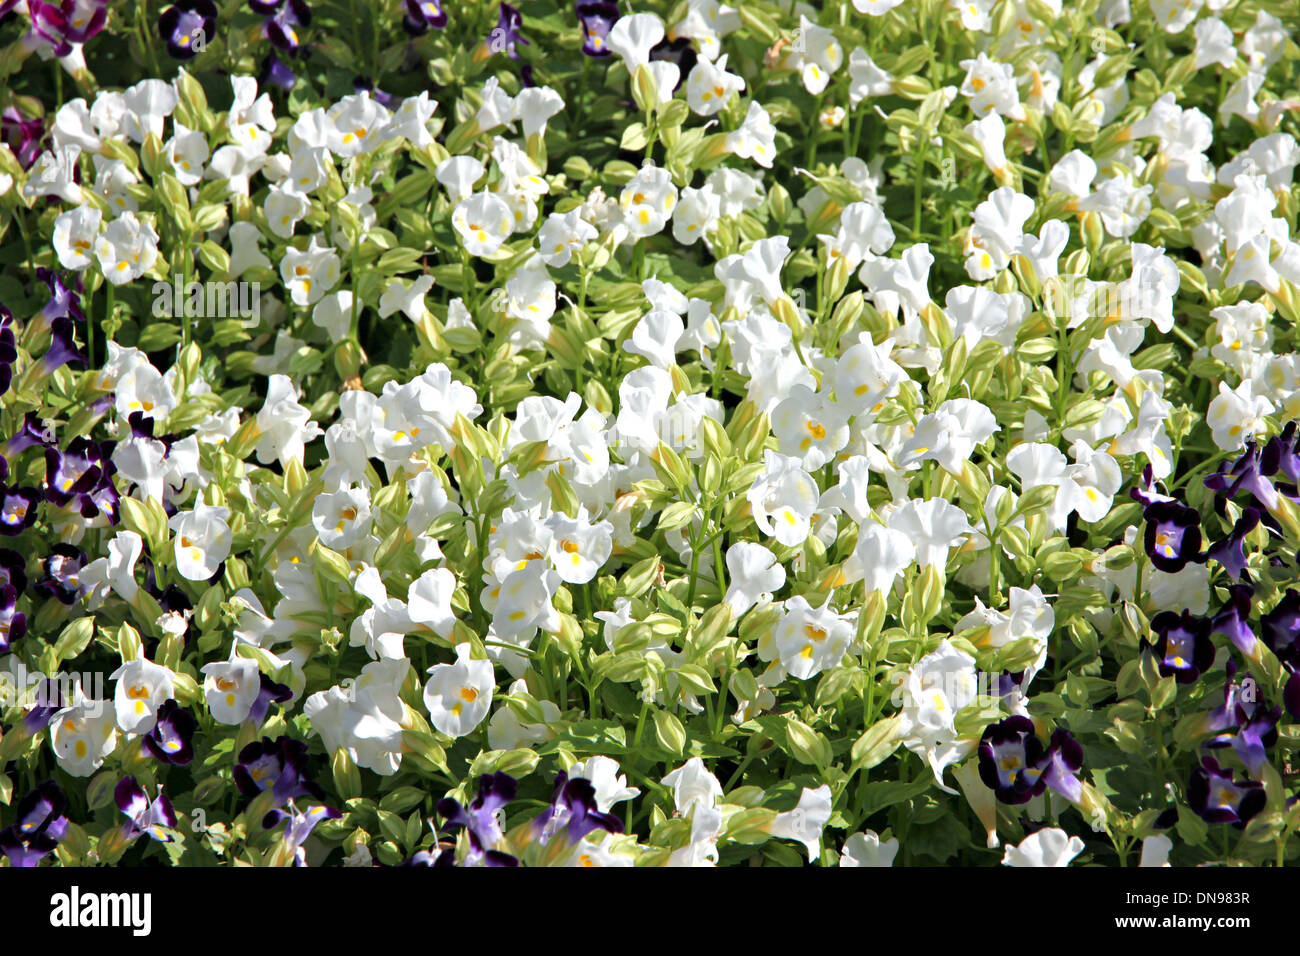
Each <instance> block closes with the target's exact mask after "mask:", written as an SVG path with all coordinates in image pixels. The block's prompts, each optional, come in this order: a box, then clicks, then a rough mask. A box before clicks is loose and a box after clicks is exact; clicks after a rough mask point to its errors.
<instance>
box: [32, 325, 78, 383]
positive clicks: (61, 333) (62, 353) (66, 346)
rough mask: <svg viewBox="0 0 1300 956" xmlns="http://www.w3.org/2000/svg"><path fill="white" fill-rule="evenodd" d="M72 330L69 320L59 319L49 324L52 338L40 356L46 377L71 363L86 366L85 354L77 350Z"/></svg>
mask: <svg viewBox="0 0 1300 956" xmlns="http://www.w3.org/2000/svg"><path fill="white" fill-rule="evenodd" d="M72 328H73V326H72V320H71V319H66V318H59V319H55V320H54V321H53V322H51V323H50V329H51V331H52V332H53V338H52V339H51V340H50V347H49V348H48V349H46V350H45V354H44V355H43V356H41V369H42V371H43V372H44V373H45V374H46V375H49V374H51V373H52V372H54V371H56V370H57V369H60V368H62V367H63V366H65V365H68V364H70V363H73V362H76V363H77V364H78V365H82V366H84V365H85V364H86V353H85V352H83V351H81V349H79V348H77V340H76V338H75V337H74V336H73V334H72Z"/></svg>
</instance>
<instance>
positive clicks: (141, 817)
mask: <svg viewBox="0 0 1300 956" xmlns="http://www.w3.org/2000/svg"><path fill="white" fill-rule="evenodd" d="M113 797H114V798H115V799H116V800H117V808H118V809H119V810H121V811H122V812H123V813H124V814H125V815H126V823H125V824H123V825H122V830H123V833H124V834H125V835H126V838H127V839H128V840H130V839H134V838H135V837H137V836H140V835H141V834H147V835H149V836H150V837H152V838H153V839H155V840H157V841H159V842H160V843H170V842H171V839H172V835H171V834H170V833H168V832H167V830H168V829H175V828H176V811H175V810H173V809H172V803H171V801H170V800H168V799H167V795H166V794H164V793H163V789H162V784H159V785H158V794H157V796H155V797H154V798H153V799H152V800H150V799H149V797H148V795H147V794H146V793H145V792H144V788H143V787H142V786H140V784H139V783H138V782H137V781H136V779H135V777H123V778H122V780H120V781H119V782H118V784H117V787H116V788H114V790H113Z"/></svg>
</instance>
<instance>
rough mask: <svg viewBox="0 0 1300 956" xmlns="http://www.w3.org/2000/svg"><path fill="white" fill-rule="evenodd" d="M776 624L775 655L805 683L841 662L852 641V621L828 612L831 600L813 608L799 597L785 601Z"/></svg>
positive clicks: (782, 664)
mask: <svg viewBox="0 0 1300 956" xmlns="http://www.w3.org/2000/svg"><path fill="white" fill-rule="evenodd" d="M784 610H785V613H784V614H783V615H782V617H781V620H780V621H778V622H777V625H776V633H775V635H774V637H775V641H776V652H777V656H778V657H779V658H780V660H781V666H783V667H784V668H785V669H786V671H787V672H788V673H789V674H790V675H791V676H792V677H794V678H796V679H798V680H808V679H809V678H810V677H814V676H816V675H817V674H820V673H821V672H822V671H824V670H827V669H828V668H831V667H834V666H835V665H836V664H838V663H839V662H840V661H841V660H843V659H844V654H845V652H846V651H847V650H848V647H849V642H850V641H851V640H852V639H853V622H852V621H850V620H849V619H847V618H845V617H842V616H840V615H839V614H836V613H835V612H834V611H832V610H831V607H830V599H829V598H827V600H826V602H825V603H823V604H822V606H821V607H819V608H814V607H812V606H811V605H809V603H808V602H807V601H806V600H804V598H802V597H798V596H796V597H792V598H790V599H789V600H788V601H786V602H785V609H784Z"/></svg>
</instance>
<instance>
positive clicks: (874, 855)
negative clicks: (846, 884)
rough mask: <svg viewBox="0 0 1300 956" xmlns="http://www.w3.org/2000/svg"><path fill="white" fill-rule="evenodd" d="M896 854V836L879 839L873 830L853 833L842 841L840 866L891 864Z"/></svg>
mask: <svg viewBox="0 0 1300 956" xmlns="http://www.w3.org/2000/svg"><path fill="white" fill-rule="evenodd" d="M896 856H898V838H897V837H890V838H889V839H888V840H884V841H881V839H880V835H879V834H877V833H876V831H875V830H864V831H863V832H861V833H855V834H853V835H852V836H851V837H849V838H848V839H847V840H845V841H844V849H843V850H842V851H841V852H840V866H893V865H894V857H896Z"/></svg>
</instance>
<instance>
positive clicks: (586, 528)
mask: <svg viewBox="0 0 1300 956" xmlns="http://www.w3.org/2000/svg"><path fill="white" fill-rule="evenodd" d="M546 526H547V528H548V529H549V530H550V532H551V535H552V538H551V555H550V557H551V563H552V565H554V567H555V570H556V571H557V572H558V573H559V575H560V579H561V580H563V581H564V582H565V583H567V584H586V583H587V582H588V581H591V580H592V579H593V578H595V576H596V573H597V572H598V571H599V570H600V569H601V567H602V566H603V565H604V564H605V562H606V561H608V560H609V556H610V554H611V553H612V552H613V548H614V526H613V525H612V524H610V523H609V522H608V521H600V522H597V523H595V524H592V523H590V522H589V521H588V520H587V514H586V511H585V509H581V508H580V509H579V510H578V516H577V518H570V517H569V516H568V515H565V514H563V513H561V512H556V513H555V514H553V515H551V516H550V517H549V518H547V519H546Z"/></svg>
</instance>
